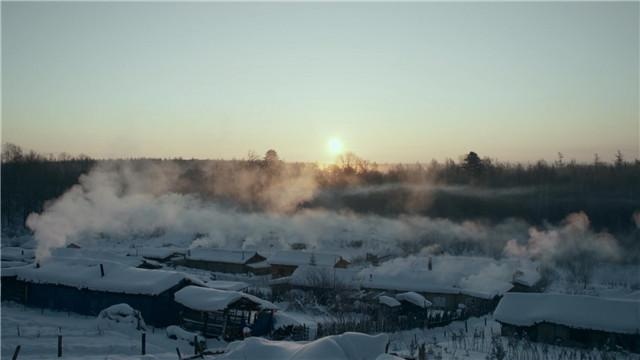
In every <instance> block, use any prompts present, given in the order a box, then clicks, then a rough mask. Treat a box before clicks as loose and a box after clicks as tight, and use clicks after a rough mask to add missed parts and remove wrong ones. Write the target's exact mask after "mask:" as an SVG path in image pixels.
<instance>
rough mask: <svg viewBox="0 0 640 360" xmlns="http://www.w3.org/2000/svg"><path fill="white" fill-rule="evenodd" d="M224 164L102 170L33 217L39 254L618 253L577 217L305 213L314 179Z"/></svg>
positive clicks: (303, 173) (292, 171)
mask: <svg viewBox="0 0 640 360" xmlns="http://www.w3.org/2000/svg"><path fill="white" fill-rule="evenodd" d="M219 166H228V165H225V164H224V163H220V164H216V165H215V166H209V167H194V168H193V169H191V171H189V172H187V175H188V176H186V175H185V172H184V170H179V169H178V168H177V167H174V166H167V164H162V166H160V165H158V164H156V163H154V162H145V163H142V164H140V163H139V164H136V163H133V164H128V163H125V164H122V163H116V164H107V165H103V166H99V167H97V168H95V169H94V170H92V171H91V172H90V173H89V174H87V175H84V176H82V177H81V178H80V181H79V184H78V185H76V186H74V187H72V188H71V189H70V190H68V191H67V192H66V193H64V194H63V195H62V196H61V197H60V198H58V199H55V200H53V201H51V202H49V203H48V204H47V205H46V206H45V209H44V211H43V212H42V213H40V214H35V213H33V214H31V215H30V216H29V217H28V219H27V226H28V227H29V228H30V229H31V230H32V231H33V232H34V236H35V238H36V241H37V244H38V245H37V250H36V256H37V257H38V259H42V258H44V257H47V256H48V255H49V254H50V252H51V250H52V249H55V248H57V247H62V246H65V245H66V244H68V243H69V242H79V243H82V242H89V241H110V239H111V240H114V239H115V240H118V241H138V240H140V241H141V242H144V244H145V246H146V245H147V244H151V242H155V244H157V245H159V246H162V245H174V246H181V247H194V246H209V247H225V248H243V249H261V250H265V249H269V250H270V249H274V250H275V249H286V248H289V247H290V246H291V245H292V244H295V243H300V244H304V245H306V246H307V248H310V249H319V250H323V249H326V250H336V249H349V251H351V253H352V254H357V255H362V256H364V253H365V252H371V253H376V254H389V255H409V254H418V253H421V252H422V253H435V252H447V253H452V254H484V255H490V256H496V257H497V256H501V255H502V254H503V252H504V253H507V254H509V255H518V254H520V255H527V256H532V257H538V258H540V257H545V256H549V255H548V254H553V253H554V252H556V253H557V252H568V251H569V250H570V249H571V248H572V247H584V246H587V247H590V246H595V245H594V244H599V245H600V246H602V244H605V245H606V246H605V250H603V251H606V252H607V253H611V254H614V253H616V252H618V249H617V243H616V241H615V239H614V238H613V237H611V236H610V235H608V234H594V233H593V232H592V231H591V230H590V229H589V223H588V219H587V218H586V215H584V214H574V215H571V216H570V217H569V218H568V219H567V221H566V223H564V224H563V225H562V226H561V227H559V228H557V229H556V228H549V229H545V230H538V229H535V228H531V227H530V225H529V224H527V223H526V222H524V221H522V220H517V219H507V220H505V221H503V222H501V223H499V224H489V223H484V222H478V221H462V222H454V221H451V220H448V219H439V218H429V217H424V216H414V215H403V216H398V217H382V216H377V215H357V214H353V213H348V212H335V211H327V210H309V209H300V208H299V204H301V203H303V202H305V201H308V200H309V199H311V198H312V197H313V196H314V194H315V193H316V191H317V189H316V185H315V181H314V179H313V175H312V174H313V172H311V171H307V170H306V169H305V168H293V169H282V170H281V174H282V176H279V177H273V178H270V179H265V178H264V177H262V175H261V174H258V173H257V172H256V171H254V170H253V169H244V168H240V169H236V170H237V171H234V172H225V171H219V170H220V169H219V168H218V167H219ZM216 170H217V172H216ZM207 172H215V174H219V175H218V176H206V177H204V178H208V179H214V180H213V181H212V183H205V184H202V183H198V179H200V178H201V177H200V176H198V174H201V173H207ZM230 173H233V174H232V175H229V174H230ZM267 180H268V181H267ZM194 186H199V187H200V188H199V189H198V190H201V189H202V188H204V189H205V190H206V191H201V192H202V193H205V194H209V195H211V196H210V198H207V196H204V197H202V196H196V195H194V194H193V193H189V192H188V191H187V190H188V189H190V188H192V187H194ZM198 193H200V192H198ZM226 198H228V199H232V200H237V199H240V201H239V202H240V204H241V205H243V204H250V205H255V203H254V202H253V201H255V199H258V205H259V209H258V211H256V210H254V209H253V208H252V206H239V205H237V202H236V201H227V202H225V199H226ZM243 201H244V203H243ZM527 231H529V235H527ZM583 238H586V242H584V243H583V242H582V240H581V239H583ZM511 239H514V240H513V241H510V242H509V240H511ZM505 246H506V249H505Z"/></svg>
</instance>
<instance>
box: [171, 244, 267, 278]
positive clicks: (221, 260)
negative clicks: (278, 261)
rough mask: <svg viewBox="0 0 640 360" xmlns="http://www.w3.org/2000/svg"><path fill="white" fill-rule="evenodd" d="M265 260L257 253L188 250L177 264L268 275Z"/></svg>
mask: <svg viewBox="0 0 640 360" xmlns="http://www.w3.org/2000/svg"><path fill="white" fill-rule="evenodd" d="M265 260H266V258H265V257H264V256H262V255H260V254H259V253H257V252H256V251H250V250H228V249H211V248H194V249H189V250H187V252H186V254H185V256H184V259H183V260H180V261H176V262H175V263H176V264H177V265H184V266H187V267H192V268H197V269H204V270H209V271H213V272H221V273H235V274H248V273H251V274H255V275H266V274H268V273H269V264H267V262H266V261H265Z"/></svg>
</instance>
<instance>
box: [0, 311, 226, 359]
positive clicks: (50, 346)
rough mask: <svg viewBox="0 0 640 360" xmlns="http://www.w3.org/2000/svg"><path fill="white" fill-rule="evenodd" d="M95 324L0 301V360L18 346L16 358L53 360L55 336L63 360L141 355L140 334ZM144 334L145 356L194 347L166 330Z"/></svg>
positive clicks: (91, 318)
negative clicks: (60, 335) (0, 353)
mask: <svg viewBox="0 0 640 360" xmlns="http://www.w3.org/2000/svg"><path fill="white" fill-rule="evenodd" d="M98 324H99V321H98V318H97V317H94V316H82V315H78V314H74V313H66V312H59V311H51V310H40V309H34V308H29V307H25V306H23V305H19V304H16V303H12V302H2V358H3V359H10V358H11V355H12V354H13V352H14V350H15V348H16V346H18V345H20V346H21V349H20V356H19V357H18V359H49V358H55V357H56V356H57V344H58V334H62V344H63V355H64V358H65V359H69V358H78V359H80V358H82V359H85V358H89V356H94V357H95V358H100V359H104V358H105V356H106V355H112V356H114V357H112V358H113V359H117V358H118V357H123V358H126V357H129V356H133V357H136V356H139V355H140V354H141V332H139V331H135V329H133V331H131V330H129V331H125V330H123V329H122V328H120V329H118V330H100V329H99V327H98ZM146 334H147V335H146V338H147V339H146V342H147V343H146V351H147V354H154V355H156V356H158V357H159V358H163V359H164V358H167V359H172V360H175V359H176V358H177V356H176V347H178V348H180V350H181V352H182V354H193V345H190V344H189V343H188V342H187V341H184V340H173V339H170V338H169V337H168V336H167V334H166V331H165V329H160V328H153V327H149V326H147V332H146ZM207 346H208V347H209V348H217V347H220V346H222V347H224V346H226V344H225V343H219V342H217V341H216V340H209V341H208V342H207ZM163 354H164V355H163ZM165 356H166V357H165Z"/></svg>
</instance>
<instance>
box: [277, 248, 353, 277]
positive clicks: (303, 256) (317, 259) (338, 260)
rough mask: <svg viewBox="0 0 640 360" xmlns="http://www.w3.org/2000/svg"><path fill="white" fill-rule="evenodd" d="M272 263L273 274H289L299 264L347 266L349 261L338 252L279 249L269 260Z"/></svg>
mask: <svg viewBox="0 0 640 360" xmlns="http://www.w3.org/2000/svg"><path fill="white" fill-rule="evenodd" d="M267 262H268V263H269V265H271V276H272V277H273V278H279V277H284V276H289V275H291V274H293V272H294V271H295V270H296V268H298V266H303V265H311V266H322V267H330V268H342V269H344V268H347V267H348V266H349V261H347V260H346V259H344V258H343V257H342V256H340V255H338V254H332V253H324V252H307V251H293V250H288V251H278V252H276V253H275V254H273V255H272V256H271V257H269V259H268V260H267Z"/></svg>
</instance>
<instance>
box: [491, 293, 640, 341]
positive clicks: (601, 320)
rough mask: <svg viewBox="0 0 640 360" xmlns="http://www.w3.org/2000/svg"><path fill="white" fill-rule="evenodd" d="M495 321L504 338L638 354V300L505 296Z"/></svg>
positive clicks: (519, 294) (496, 313) (512, 294)
mask: <svg viewBox="0 0 640 360" xmlns="http://www.w3.org/2000/svg"><path fill="white" fill-rule="evenodd" d="M494 318H495V319H496V320H497V321H498V322H499V323H500V324H501V325H502V335H503V336H519V337H525V338H527V339H529V340H532V341H539V342H545V343H550V344H556V345H565V346H583V347H588V348H593V347H598V348H603V347H608V346H609V347H614V346H620V347H622V348H625V349H627V350H629V351H633V352H640V301H638V300H627V299H624V300H623V299H608V298H601V297H595V296H586V295H567V294H549V293H508V294H505V295H504V297H503V298H502V299H501V300H500V303H499V304H498V306H497V308H496V310H495V312H494Z"/></svg>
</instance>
